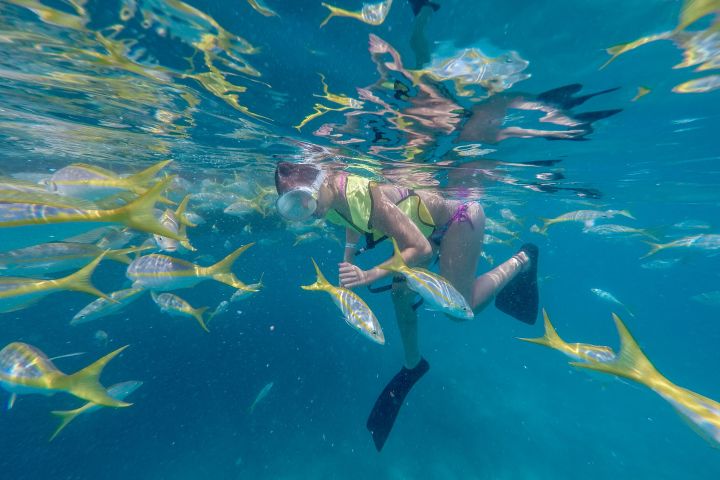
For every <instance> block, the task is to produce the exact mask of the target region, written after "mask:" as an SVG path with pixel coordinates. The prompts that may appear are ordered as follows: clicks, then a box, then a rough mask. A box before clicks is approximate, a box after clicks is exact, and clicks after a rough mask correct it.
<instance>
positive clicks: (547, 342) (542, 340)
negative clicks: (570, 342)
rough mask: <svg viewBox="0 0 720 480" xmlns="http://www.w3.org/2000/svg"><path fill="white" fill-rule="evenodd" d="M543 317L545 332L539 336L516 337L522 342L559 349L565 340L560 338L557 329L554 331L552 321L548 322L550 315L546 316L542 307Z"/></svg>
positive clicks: (564, 344)
mask: <svg viewBox="0 0 720 480" xmlns="http://www.w3.org/2000/svg"><path fill="white" fill-rule="evenodd" d="M543 319H544V321H545V334H544V335H543V336H542V337H539V338H520V337H518V340H522V341H523V342H530V343H537V344H538V345H544V346H546V347H550V348H553V349H555V350H560V349H562V348H563V347H564V346H566V345H567V343H565V341H564V340H563V339H562V338H560V335H558V334H557V331H555V327H553V325H552V323H550V317H549V316H548V314H547V312H546V311H545V309H544V308H543Z"/></svg>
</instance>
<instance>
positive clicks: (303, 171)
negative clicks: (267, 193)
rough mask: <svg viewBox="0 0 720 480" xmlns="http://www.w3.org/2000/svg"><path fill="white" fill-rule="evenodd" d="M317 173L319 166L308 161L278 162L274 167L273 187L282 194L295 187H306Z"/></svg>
mask: <svg viewBox="0 0 720 480" xmlns="http://www.w3.org/2000/svg"><path fill="white" fill-rule="evenodd" d="M319 173H320V168H319V167H316V166H315V165H311V164H309V163H292V162H280V163H278V164H277V167H276V168H275V188H276V189H277V192H278V194H280V195H282V194H283V193H285V192H287V191H288V190H291V189H293V188H295V187H301V186H302V187H308V186H310V185H312V183H313V182H314V181H315V179H316V178H317V176H318V174H319Z"/></svg>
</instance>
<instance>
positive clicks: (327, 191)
mask: <svg viewBox="0 0 720 480" xmlns="http://www.w3.org/2000/svg"><path fill="white" fill-rule="evenodd" d="M334 178H335V176H334V175H328V176H327V177H326V178H325V181H324V182H323V183H322V185H321V186H320V189H319V190H318V195H317V209H316V210H315V213H314V214H313V216H314V217H315V218H322V217H324V216H325V214H326V213H327V212H328V210H330V208H331V207H332V204H333V202H334V201H335V194H334V191H333V189H332V188H330V185H331V183H330V182H332V181H334Z"/></svg>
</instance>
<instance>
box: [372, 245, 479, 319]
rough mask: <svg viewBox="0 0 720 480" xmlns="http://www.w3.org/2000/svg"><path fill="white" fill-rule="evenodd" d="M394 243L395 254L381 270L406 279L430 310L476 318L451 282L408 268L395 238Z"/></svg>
mask: <svg viewBox="0 0 720 480" xmlns="http://www.w3.org/2000/svg"><path fill="white" fill-rule="evenodd" d="M392 242H393V248H394V249H395V254H394V255H393V257H392V259H391V260H390V263H389V264H388V265H387V266H384V267H381V268H383V269H385V270H389V271H391V272H397V273H399V274H401V275H402V276H403V277H405V280H407V284H408V287H409V288H410V290H412V291H414V292H415V293H417V294H418V295H420V296H421V297H422V298H423V299H424V300H425V301H426V302H427V304H428V308H430V309H434V310H439V311H441V312H443V313H446V314H447V315H450V316H451V317H455V318H460V319H463V320H470V319H471V318H473V317H474V316H475V314H474V313H473V311H472V308H470V305H468V302H467V300H465V297H463V296H462V294H461V293H460V292H458V291H457V289H455V287H453V286H452V284H451V283H450V282H448V281H447V280H445V279H444V278H443V277H441V276H440V275H438V274H436V273H433V272H431V271H429V270H425V269H424V268H410V267H408V266H407V265H406V264H405V260H403V258H402V255H400V249H399V248H398V244H397V242H396V241H395V239H394V238H393V239H392Z"/></svg>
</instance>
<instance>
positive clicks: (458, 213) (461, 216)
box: [448, 203, 475, 230]
mask: <svg viewBox="0 0 720 480" xmlns="http://www.w3.org/2000/svg"><path fill="white" fill-rule="evenodd" d="M469 207H470V203H463V204H462V205H460V206H459V207H458V208H457V209H456V210H455V213H453V216H452V218H451V219H450V221H448V227H449V226H450V225H452V224H453V223H462V222H468V223H469V224H470V227H471V228H472V229H473V230H474V229H475V225H473V222H472V219H471V218H470V215H469V214H468V212H467V211H468V208H469Z"/></svg>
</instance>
